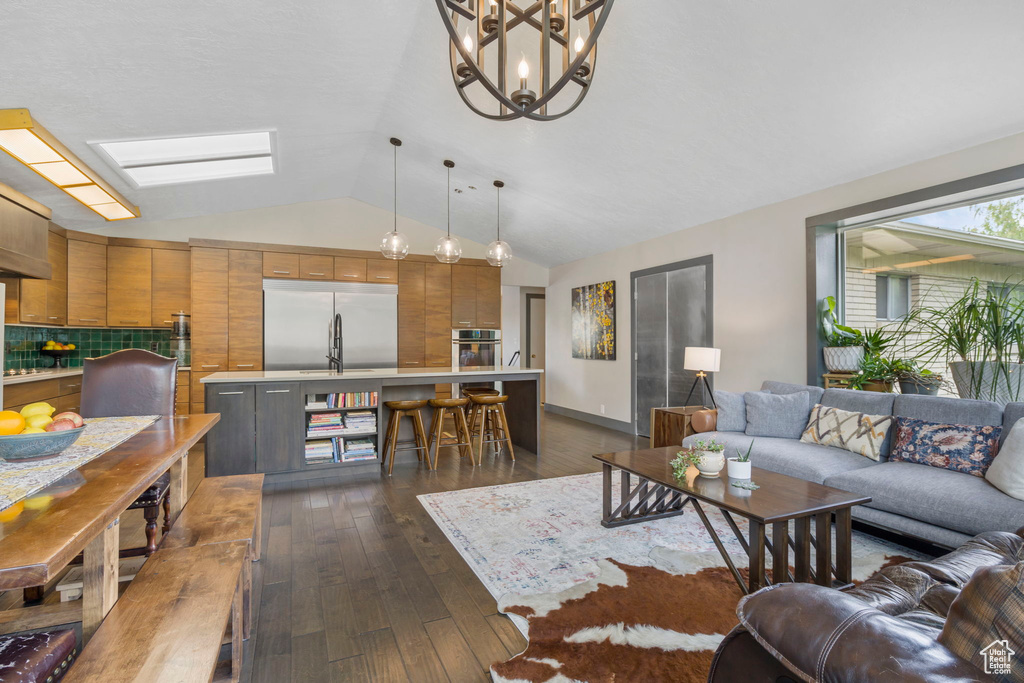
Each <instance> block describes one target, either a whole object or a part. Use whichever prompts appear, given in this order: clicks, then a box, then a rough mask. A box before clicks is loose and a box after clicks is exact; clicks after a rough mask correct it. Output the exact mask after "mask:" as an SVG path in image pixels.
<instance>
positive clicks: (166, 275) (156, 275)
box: [153, 249, 192, 327]
mask: <svg viewBox="0 0 1024 683" xmlns="http://www.w3.org/2000/svg"><path fill="white" fill-rule="evenodd" d="M191 272H192V259H191V256H190V255H189V250H188V249H154V250H153V327H171V325H172V324H173V322H174V318H173V315H174V314H175V313H177V312H178V311H184V312H185V313H188V312H189V311H191V310H192V303H191V299H192V283H191V276H190V273H191Z"/></svg>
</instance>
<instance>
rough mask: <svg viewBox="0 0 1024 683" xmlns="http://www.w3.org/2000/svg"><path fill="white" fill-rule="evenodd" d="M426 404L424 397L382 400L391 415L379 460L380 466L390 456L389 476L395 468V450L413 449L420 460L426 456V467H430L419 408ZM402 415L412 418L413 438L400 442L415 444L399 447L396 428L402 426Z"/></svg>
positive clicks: (428, 449) (428, 452)
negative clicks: (407, 399)
mask: <svg viewBox="0 0 1024 683" xmlns="http://www.w3.org/2000/svg"><path fill="white" fill-rule="evenodd" d="M426 405H427V400H426V399H417V400H415V401H385V402H384V406H385V407H386V408H388V409H390V410H391V417H390V418H388V429H387V432H385V436H384V450H383V454H382V455H383V459H382V460H381V462H380V466H381V467H384V464H385V463H387V462H388V459H389V458H390V460H391V462H390V463H388V476H389V477H390V476H391V471H392V470H393V469H395V451H411V450H415V451H416V457H417V458H418V459H419V460H421V461H422V460H423V458H424V457H426V459H427V467H430V448H429V445H428V443H427V434H426V432H424V431H423V419H422V418H421V417H420V408H425V407H426ZM403 417H408V418H409V419H411V420H412V433H413V437H414V440H413V441H403V442H401V443H412V444H415V445H414V446H403V447H399V445H398V444H399V441H398V430H399V429H400V428H401V426H402V418H403ZM421 451H422V452H421Z"/></svg>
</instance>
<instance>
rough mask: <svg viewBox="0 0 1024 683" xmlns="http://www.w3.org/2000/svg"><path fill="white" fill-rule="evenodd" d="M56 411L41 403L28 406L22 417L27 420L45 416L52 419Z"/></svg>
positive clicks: (22, 411) (47, 404)
mask: <svg viewBox="0 0 1024 683" xmlns="http://www.w3.org/2000/svg"><path fill="white" fill-rule="evenodd" d="M55 410H56V408H54V407H53V406H51V405H50V404H49V403H47V402H45V401H40V402H39V403H29V404H28V405H27V406H25V407H24V408H22V409H21V416H22V417H23V418H25V419H26V420H28V418H30V417H32V416H33V415H45V416H46V417H50V416H51V415H53V411H55Z"/></svg>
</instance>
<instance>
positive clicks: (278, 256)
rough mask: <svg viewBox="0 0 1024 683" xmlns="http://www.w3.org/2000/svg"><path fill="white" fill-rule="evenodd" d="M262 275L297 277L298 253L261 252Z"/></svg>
mask: <svg viewBox="0 0 1024 683" xmlns="http://www.w3.org/2000/svg"><path fill="white" fill-rule="evenodd" d="M263 277H281V278H298V277H299V255H298V254H286V253H284V252H281V251H265V252H263Z"/></svg>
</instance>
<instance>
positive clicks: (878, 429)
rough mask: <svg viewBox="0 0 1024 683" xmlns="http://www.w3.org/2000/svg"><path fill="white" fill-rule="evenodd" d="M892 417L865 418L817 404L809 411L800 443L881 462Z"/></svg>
mask: <svg viewBox="0 0 1024 683" xmlns="http://www.w3.org/2000/svg"><path fill="white" fill-rule="evenodd" d="M892 422H893V417H892V415H868V414H867V413H855V412H853V411H851V410H841V409H839V408H830V407H828V406H823V405H821V404H820V403H819V404H818V405H816V406H814V410H812V411H811V419H809V420H808V421H807V428H806V429H804V433H803V435H801V437H800V440H801V441H803V442H804V443H816V444H820V445H822V446H832V447H834V448H843V449H845V450H848V451H850V452H851V453H857V454H858V455H863V456H864V457H865V458H871V459H872V460H881V459H882V455H881V453H882V444H884V443H885V437H886V435H888V434H889V428H890V427H892Z"/></svg>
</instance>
